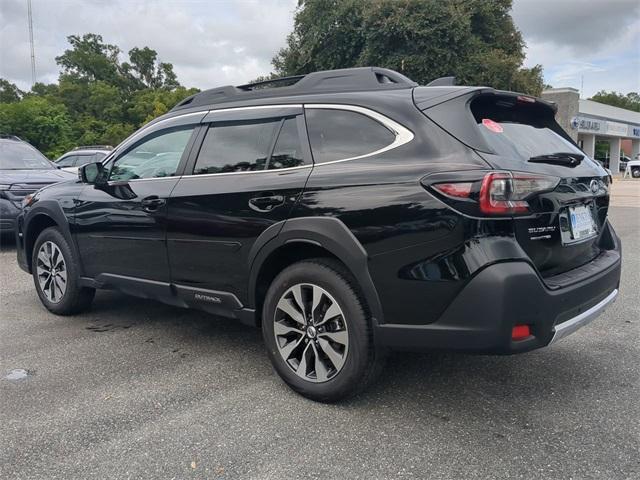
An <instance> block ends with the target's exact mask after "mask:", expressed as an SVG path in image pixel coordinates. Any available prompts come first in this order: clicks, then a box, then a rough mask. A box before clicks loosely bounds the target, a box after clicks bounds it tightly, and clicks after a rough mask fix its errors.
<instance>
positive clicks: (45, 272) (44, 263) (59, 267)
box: [36, 241, 67, 303]
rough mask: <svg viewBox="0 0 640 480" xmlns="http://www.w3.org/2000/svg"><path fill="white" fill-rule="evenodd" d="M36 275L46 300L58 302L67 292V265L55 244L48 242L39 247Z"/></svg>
mask: <svg viewBox="0 0 640 480" xmlns="http://www.w3.org/2000/svg"><path fill="white" fill-rule="evenodd" d="M36 273H37V277H38V284H39V285H40V290H42V293H44V296H45V297H46V298H47V300H49V301H50V302H52V303H58V302H60V300H62V297H63V296H64V294H65V292H66V291H67V265H66V263H65V261H64V256H63V255H62V252H61V251H60V248H59V247H58V246H57V245H56V244H55V243H53V242H50V241H48V242H44V243H43V244H42V245H40V248H39V249H38V257H37V263H36Z"/></svg>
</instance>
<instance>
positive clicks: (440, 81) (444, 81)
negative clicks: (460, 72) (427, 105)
mask: <svg viewBox="0 0 640 480" xmlns="http://www.w3.org/2000/svg"><path fill="white" fill-rule="evenodd" d="M455 84H456V77H440V78H436V79H435V80H432V81H431V82H429V83H427V84H426V85H425V87H453V86H455Z"/></svg>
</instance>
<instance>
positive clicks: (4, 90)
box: [0, 78, 24, 103]
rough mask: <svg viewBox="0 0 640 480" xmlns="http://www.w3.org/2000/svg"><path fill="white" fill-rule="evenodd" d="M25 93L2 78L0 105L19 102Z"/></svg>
mask: <svg viewBox="0 0 640 480" xmlns="http://www.w3.org/2000/svg"><path fill="white" fill-rule="evenodd" d="M23 96H24V92H23V91H22V90H20V89H19V88H18V87H17V86H16V85H15V84H13V83H11V82H10V81H9V80H6V79H4V78H0V103H13V102H19V101H20V99H21V98H22V97H23Z"/></svg>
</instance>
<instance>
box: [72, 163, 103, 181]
mask: <svg viewBox="0 0 640 480" xmlns="http://www.w3.org/2000/svg"><path fill="white" fill-rule="evenodd" d="M78 178H79V179H80V181H81V182H82V183H88V184H89V185H104V184H106V183H107V178H106V171H105V169H104V165H102V163H87V164H86V165H82V166H81V167H78Z"/></svg>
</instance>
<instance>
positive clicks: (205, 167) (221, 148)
mask: <svg viewBox="0 0 640 480" xmlns="http://www.w3.org/2000/svg"><path fill="white" fill-rule="evenodd" d="M280 123H281V120H280V119H274V120H265V121H254V122H234V123H219V124H215V125H212V126H211V127H210V128H209V130H208V131H207V134H206V136H205V138H204V141H203V142H202V148H201V149H200V154H199V155H198V160H197V161H196V165H195V169H194V171H193V173H194V174H196V175H201V174H208V173H230V172H251V171H257V170H264V169H265V167H266V164H267V159H268V157H269V149H270V148H271V143H272V142H273V138H274V137H275V135H276V133H277V132H278V129H279V128H280Z"/></svg>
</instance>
